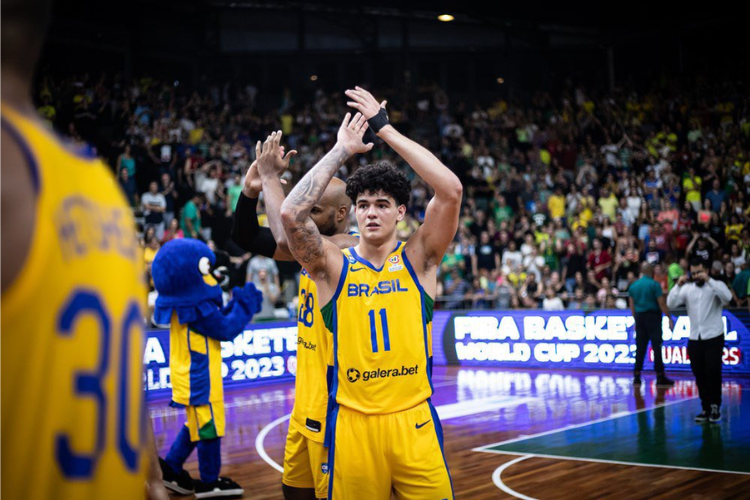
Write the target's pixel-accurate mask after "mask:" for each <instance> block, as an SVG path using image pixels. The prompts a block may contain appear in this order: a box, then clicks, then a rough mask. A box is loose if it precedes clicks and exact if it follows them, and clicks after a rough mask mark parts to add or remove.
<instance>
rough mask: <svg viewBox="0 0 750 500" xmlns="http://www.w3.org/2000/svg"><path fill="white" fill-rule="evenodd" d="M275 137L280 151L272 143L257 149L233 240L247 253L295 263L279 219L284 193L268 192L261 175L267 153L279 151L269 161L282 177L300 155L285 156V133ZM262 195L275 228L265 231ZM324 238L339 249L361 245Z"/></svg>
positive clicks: (339, 238)
mask: <svg viewBox="0 0 750 500" xmlns="http://www.w3.org/2000/svg"><path fill="white" fill-rule="evenodd" d="M274 134H275V135H276V141H274V143H275V146H276V148H277V149H272V147H271V145H269V144H268V140H266V143H264V144H261V142H260V141H258V145H257V146H256V153H257V155H256V158H257V159H256V161H255V162H253V164H252V165H251V166H250V169H249V170H248V172H247V176H246V177H245V184H244V186H243V188H242V193H241V194H240V199H239V201H238V202H237V208H236V210H235V214H234V221H233V225H232V240H234V242H235V243H237V244H238V245H239V246H240V247H242V248H243V249H244V250H247V251H249V252H252V253H254V254H259V255H263V256H264V257H271V258H273V259H274V260H278V261H293V260H295V259H294V256H293V255H292V252H291V251H290V250H289V245H288V244H287V240H286V233H285V232H284V226H283V225H282V224H281V217H280V215H279V212H280V210H281V204H282V203H283V201H284V194H283V190H278V189H273V188H272V187H270V186H269V187H268V188H265V189H264V186H263V181H262V179H261V177H260V173H259V172H258V160H260V158H261V156H262V155H263V152H264V151H266V150H268V151H269V152H271V151H278V154H269V155H268V157H267V160H269V161H272V162H273V164H274V167H275V168H276V171H277V174H278V175H281V174H283V173H284V172H285V171H286V170H287V168H288V167H289V160H290V159H291V156H292V155H294V154H296V153H297V152H296V151H294V150H293V151H289V152H288V153H287V154H286V155H284V151H283V148H281V147H279V146H278V143H279V142H280V141H281V132H274ZM274 134H272V136H273V135H274ZM269 138H271V136H269ZM281 183H282V184H283V183H284V181H283V180H281ZM276 184H278V183H276ZM261 191H264V192H265V197H264V198H265V205H266V215H267V216H268V223H269V225H270V226H271V227H270V229H269V228H267V227H261V226H260V225H259V224H258V214H257V207H258V197H259V195H260V192H261ZM324 238H326V239H328V240H330V241H331V242H332V243H333V244H334V245H336V246H337V247H338V248H349V247H351V246H354V245H356V244H357V241H358V240H357V238H355V237H354V236H350V235H348V234H337V235H334V236H331V237H326V236H324Z"/></svg>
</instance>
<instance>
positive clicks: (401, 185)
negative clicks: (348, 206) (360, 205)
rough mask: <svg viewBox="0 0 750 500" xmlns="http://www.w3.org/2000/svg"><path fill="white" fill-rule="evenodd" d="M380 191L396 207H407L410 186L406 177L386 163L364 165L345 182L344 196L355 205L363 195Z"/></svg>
mask: <svg viewBox="0 0 750 500" xmlns="http://www.w3.org/2000/svg"><path fill="white" fill-rule="evenodd" d="M376 191H382V192H383V193H385V194H386V195H388V196H391V197H392V198H393V199H394V200H396V205H407V204H408V203H409V196H410V193H411V185H410V183H409V179H407V178H406V175H405V174H404V173H403V172H402V171H401V170H399V169H398V168H396V167H395V166H393V165H391V164H390V163H388V162H387V161H381V162H379V163H372V164H370V165H365V166H364V167H361V168H360V169H359V170H357V171H356V172H354V174H352V176H351V177H349V180H347V181H346V194H347V196H349V198H351V199H352V201H354V202H355V203H356V202H357V197H358V196H359V195H360V194H364V193H368V192H369V193H374V192H376Z"/></svg>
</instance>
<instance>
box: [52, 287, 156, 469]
mask: <svg viewBox="0 0 750 500" xmlns="http://www.w3.org/2000/svg"><path fill="white" fill-rule="evenodd" d="M86 316H88V317H90V318H93V319H95V320H96V321H97V322H98V323H99V336H100V339H101V348H100V350H99V358H98V359H99V361H98V366H97V367H96V368H95V369H94V370H93V371H79V372H76V373H75V375H74V377H73V381H72V383H73V387H74V391H75V393H76V394H77V395H78V396H80V397H81V398H87V399H91V400H93V401H94V402H95V403H96V419H95V422H96V429H95V432H96V438H95V440H94V449H93V450H92V451H91V452H90V453H81V452H76V451H74V450H73V448H72V446H71V439H70V436H69V435H68V434H65V433H62V432H60V433H58V434H57V436H56V438H55V457H56V458H57V462H58V464H59V465H60V468H61V470H62V472H63V474H64V475H65V476H66V477H68V478H76V479H85V478H89V477H91V476H92V475H93V474H94V473H95V471H96V464H97V462H98V461H99V457H100V456H101V454H102V452H103V450H104V441H105V438H106V436H105V433H106V431H107V429H108V428H109V426H108V425H107V413H108V411H107V407H108V405H109V404H114V405H116V406H115V407H116V410H117V411H116V412H115V414H116V415H117V417H116V418H117V422H116V427H117V429H116V433H115V436H116V437H115V439H116V441H117V449H118V451H119V453H120V456H121V457H122V460H123V462H124V463H125V466H126V467H127V469H128V470H129V471H131V472H135V471H136V470H137V469H138V457H139V455H140V451H141V448H142V445H143V442H142V441H143V436H144V429H143V424H144V422H143V420H144V418H142V415H140V414H139V416H138V417H139V418H140V420H141V422H140V426H141V427H140V429H139V435H140V437H141V439H140V441H141V442H139V443H137V444H136V445H135V446H132V445H131V443H129V442H128V436H127V429H128V417H129V408H128V403H129V398H128V395H129V394H130V388H129V386H128V383H129V381H130V380H131V377H130V375H129V374H128V367H129V365H130V357H129V354H130V349H129V346H130V342H129V339H130V335H131V334H132V333H134V332H133V330H136V331H137V332H139V333H138V334H139V335H140V336H141V338H143V315H142V313H141V308H140V305H139V304H138V302H136V301H135V300H133V301H131V302H130V303H129V304H128V306H127V307H126V308H125V316H124V318H123V320H122V323H120V325H118V326H119V328H120V334H121V335H120V338H121V339H122V342H121V345H120V346H119V347H118V349H117V350H116V351H115V352H119V353H120V372H119V374H118V380H117V389H116V390H115V394H117V395H118V396H116V398H115V399H116V400H115V401H108V400H107V394H106V392H105V390H104V383H105V378H106V377H107V372H108V370H109V362H110V354H111V352H110V341H111V337H112V324H111V320H110V316H109V313H108V311H107V310H106V309H105V305H104V304H103V302H102V300H101V298H100V297H99V295H98V294H97V293H96V292H95V291H93V290H75V291H74V292H73V294H72V295H71V296H70V298H69V299H68V300H67V301H66V302H65V305H64V306H63V308H62V310H61V311H60V314H59V315H58V317H57V331H58V333H59V334H60V335H62V336H63V337H71V336H72V335H74V333H75V326H76V323H77V322H78V321H80V320H81V319H82V318H83V317H86ZM138 355H139V359H140V356H141V355H142V353H138ZM138 380H140V377H138ZM141 393H143V391H142V390H141ZM140 406H141V408H142V406H143V399H141V402H140ZM139 413H140V412H139Z"/></svg>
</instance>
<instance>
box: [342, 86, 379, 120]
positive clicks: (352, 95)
mask: <svg viewBox="0 0 750 500" xmlns="http://www.w3.org/2000/svg"><path fill="white" fill-rule="evenodd" d="M344 94H346V96H347V97H348V98H349V99H351V101H349V102H347V103H346V104H347V105H348V106H349V107H352V108H354V109H356V110H357V111H359V112H360V113H362V114H363V115H364V116H365V120H369V119H370V118H372V117H373V116H375V115H377V114H378V113H380V108H385V105H386V104H387V103H388V101H383V102H381V103H380V104H378V101H377V100H376V99H375V98H374V97H373V96H372V94H371V93H369V92H368V91H366V90H365V89H363V88H362V87H354V90H347V91H345V92H344Z"/></svg>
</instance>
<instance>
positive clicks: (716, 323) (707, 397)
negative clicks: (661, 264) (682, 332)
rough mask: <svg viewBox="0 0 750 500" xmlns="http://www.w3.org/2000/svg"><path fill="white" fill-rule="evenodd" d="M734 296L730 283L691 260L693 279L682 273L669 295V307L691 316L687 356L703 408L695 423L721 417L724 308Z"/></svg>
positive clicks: (716, 419)
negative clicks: (682, 307)
mask: <svg viewBox="0 0 750 500" xmlns="http://www.w3.org/2000/svg"><path fill="white" fill-rule="evenodd" d="M731 299H732V292H730V291H729V288H727V285H726V284H724V283H722V282H721V281H717V280H715V279H713V278H710V277H709V276H708V271H707V269H706V267H705V264H704V263H703V261H701V260H699V259H694V260H693V261H692V262H691V263H690V279H689V280H688V277H687V276H680V279H679V280H678V281H677V284H676V286H674V287H673V288H672V290H671V291H670V292H669V295H668V296H667V307H669V308H670V309H676V308H679V307H681V306H683V305H684V306H685V308H686V309H687V313H688V317H689V318H690V339H689V340H688V355H689V356H690V368H691V369H692V370H693V375H695V382H696V385H697V386H698V394H699V395H700V398H701V404H702V406H703V411H702V412H701V413H699V414H698V416H696V417H695V421H696V422H705V421H706V420H709V421H710V422H718V421H719V420H720V419H721V413H720V412H719V409H720V407H721V367H722V356H723V354H724V322H723V321H722V319H721V316H722V310H723V308H724V306H725V305H727V304H728V303H729V301H730V300H731Z"/></svg>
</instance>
